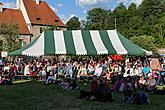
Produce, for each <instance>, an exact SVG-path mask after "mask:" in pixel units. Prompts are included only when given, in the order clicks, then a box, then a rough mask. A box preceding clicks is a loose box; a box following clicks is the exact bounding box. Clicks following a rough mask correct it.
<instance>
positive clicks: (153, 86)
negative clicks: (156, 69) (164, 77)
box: [147, 74, 156, 91]
mask: <svg viewBox="0 0 165 110" xmlns="http://www.w3.org/2000/svg"><path fill="white" fill-rule="evenodd" d="M148 78H149V79H148V80H147V90H148V91H153V90H155V89H156V80H155V78H154V77H153V76H152V74H149V75H148Z"/></svg>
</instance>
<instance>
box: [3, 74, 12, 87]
mask: <svg viewBox="0 0 165 110" xmlns="http://www.w3.org/2000/svg"><path fill="white" fill-rule="evenodd" d="M12 84H13V83H12V82H11V81H10V79H9V78H8V77H7V76H5V77H0V85H12Z"/></svg>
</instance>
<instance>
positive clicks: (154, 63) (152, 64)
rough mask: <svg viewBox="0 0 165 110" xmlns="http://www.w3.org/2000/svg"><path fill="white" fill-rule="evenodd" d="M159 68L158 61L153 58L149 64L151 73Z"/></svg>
mask: <svg viewBox="0 0 165 110" xmlns="http://www.w3.org/2000/svg"><path fill="white" fill-rule="evenodd" d="M159 67H160V62H159V60H158V58H156V57H154V58H152V59H151V62H150V68H151V70H152V71H157V70H158V69H159Z"/></svg>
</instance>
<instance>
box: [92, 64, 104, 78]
mask: <svg viewBox="0 0 165 110" xmlns="http://www.w3.org/2000/svg"><path fill="white" fill-rule="evenodd" d="M102 71H103V68H102V66H101V64H100V63H98V64H97V66H96V68H95V73H94V75H96V76H97V77H100V76H101V74H102Z"/></svg>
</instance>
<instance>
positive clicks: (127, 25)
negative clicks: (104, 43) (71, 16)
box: [70, 0, 165, 51]
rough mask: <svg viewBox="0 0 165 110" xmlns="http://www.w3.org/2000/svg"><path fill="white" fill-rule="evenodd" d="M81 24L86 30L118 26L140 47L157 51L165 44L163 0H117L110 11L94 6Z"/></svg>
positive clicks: (108, 28) (164, 1)
mask: <svg viewBox="0 0 165 110" xmlns="http://www.w3.org/2000/svg"><path fill="white" fill-rule="evenodd" d="M76 19H78V18H76ZM72 21H73V20H72ZM72 25H74V24H73V23H72ZM72 25H70V26H72ZM84 25H85V26H84V27H85V29H86V30H110V29H117V31H119V32H120V33H121V34H122V35H124V36H125V37H127V38H129V39H131V40H132V41H134V42H135V43H136V44H138V45H139V46H142V47H144V46H145V47H144V48H145V49H147V50H153V51H156V49H157V48H160V47H165V0H143V1H142V3H141V4H140V5H139V6H137V5H136V4H135V3H131V4H130V5H129V6H128V7H126V6H124V5H123V3H120V4H118V6H117V7H116V8H115V9H114V10H113V11H111V10H105V9H102V8H94V9H91V10H89V11H88V12H87V17H86V21H85V24H84ZM73 27H74V26H73ZM138 40H139V41H138ZM143 41H146V42H143ZM142 42H143V43H148V44H146V45H143V43H142ZM151 45H152V46H151Z"/></svg>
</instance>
